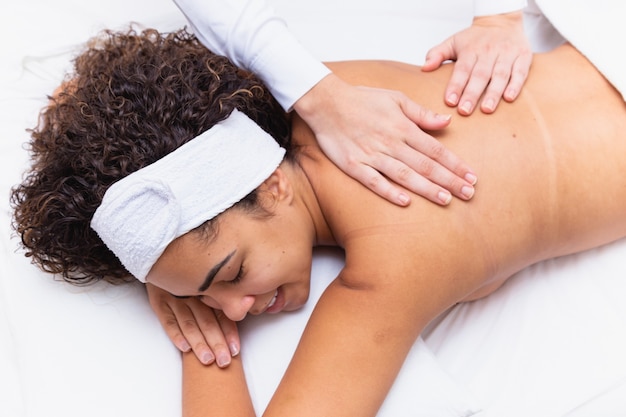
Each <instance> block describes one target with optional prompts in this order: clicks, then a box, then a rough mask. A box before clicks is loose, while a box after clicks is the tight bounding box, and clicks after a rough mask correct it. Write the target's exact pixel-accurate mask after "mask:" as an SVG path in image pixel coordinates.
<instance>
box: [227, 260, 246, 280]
mask: <svg viewBox="0 0 626 417" xmlns="http://www.w3.org/2000/svg"><path fill="white" fill-rule="evenodd" d="M243 274H244V270H243V263H242V264H241V266H240V267H239V271H238V272H237V275H236V276H235V278H233V279H231V280H230V281H227V282H228V283H229V284H233V285H236V284H239V283H240V282H241V279H242V278H243Z"/></svg>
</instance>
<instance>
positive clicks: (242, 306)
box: [221, 295, 254, 321]
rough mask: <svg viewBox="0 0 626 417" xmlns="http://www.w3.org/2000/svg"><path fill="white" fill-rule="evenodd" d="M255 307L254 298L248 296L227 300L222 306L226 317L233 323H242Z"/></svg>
mask: <svg viewBox="0 0 626 417" xmlns="http://www.w3.org/2000/svg"><path fill="white" fill-rule="evenodd" d="M253 305H254V297H253V296H251V295H246V296H243V297H233V298H231V299H228V300H226V301H225V302H224V303H222V304H221V308H222V311H223V312H224V314H226V317H228V318H229V319H231V320H232V321H241V320H243V319H244V318H245V317H246V315H247V314H248V311H250V309H251V308H252V306H253Z"/></svg>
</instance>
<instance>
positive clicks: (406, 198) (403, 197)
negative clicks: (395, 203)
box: [398, 193, 411, 206]
mask: <svg viewBox="0 0 626 417" xmlns="http://www.w3.org/2000/svg"><path fill="white" fill-rule="evenodd" d="M398 200H399V201H400V203H401V204H402V205H403V206H406V205H407V204H409V203H410V202H411V199H410V198H409V196H408V195H406V194H404V193H402V194H400V195H399V196H398Z"/></svg>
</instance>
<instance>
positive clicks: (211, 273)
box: [198, 250, 237, 292]
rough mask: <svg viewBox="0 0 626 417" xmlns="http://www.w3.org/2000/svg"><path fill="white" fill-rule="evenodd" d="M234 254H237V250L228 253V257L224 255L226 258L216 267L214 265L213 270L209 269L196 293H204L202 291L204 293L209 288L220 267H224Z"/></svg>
mask: <svg viewBox="0 0 626 417" xmlns="http://www.w3.org/2000/svg"><path fill="white" fill-rule="evenodd" d="M235 252H237V250H234V251H232V252H231V253H229V254H228V255H226V257H225V258H224V259H222V260H221V261H220V262H219V263H218V264H217V265H215V266H214V267H213V268H211V270H210V271H209V273H208V274H207V275H206V278H205V279H204V282H203V283H202V285H200V286H199V287H198V292H204V291H206V289H207V288H209V286H210V285H211V283H212V282H213V279H214V278H215V276H216V275H217V273H218V272H220V269H222V267H223V266H224V265H226V263H227V262H228V261H229V260H230V258H232V257H233V255H234V254H235Z"/></svg>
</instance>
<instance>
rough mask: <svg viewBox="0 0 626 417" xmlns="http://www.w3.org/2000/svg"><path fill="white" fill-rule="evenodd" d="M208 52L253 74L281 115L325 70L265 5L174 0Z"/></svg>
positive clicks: (261, 0)
mask: <svg viewBox="0 0 626 417" xmlns="http://www.w3.org/2000/svg"><path fill="white" fill-rule="evenodd" d="M174 2H175V3H176V5H177V6H178V8H179V9H180V10H181V11H182V12H183V14H184V15H185V16H186V18H187V20H188V22H189V24H190V26H191V28H192V29H193V31H194V33H195V34H196V36H197V37H198V39H199V40H200V42H202V43H203V44H204V45H205V46H206V47H207V48H209V49H211V50H212V51H213V52H215V53H218V54H221V55H225V56H227V57H228V58H229V59H230V60H231V61H232V62H233V63H235V65H237V66H239V67H241V68H245V69H247V70H249V71H251V72H253V73H255V74H256V75H257V76H258V77H259V78H261V79H262V80H263V82H264V83H265V84H266V85H267V87H268V88H269V89H270V91H271V92H272V94H273V95H274V97H276V99H277V100H278V102H279V103H280V104H281V106H283V108H284V109H285V110H290V109H291V108H292V106H293V104H294V103H295V102H296V101H297V100H298V99H299V98H300V97H302V96H303V95H304V94H305V93H306V92H307V91H309V90H310V89H311V88H312V87H313V86H314V85H315V84H317V83H318V82H319V81H320V80H321V79H322V78H324V77H325V76H326V75H328V74H329V73H330V70H329V69H328V68H327V67H326V66H325V65H324V64H322V63H321V62H320V61H319V60H318V59H316V58H314V57H313V56H312V55H311V53H309V51H308V50H306V48H304V46H302V45H301V44H300V43H299V42H298V40H297V39H296V38H295V37H294V36H293V34H292V33H291V32H290V31H289V29H288V28H287V25H286V23H285V21H284V20H282V19H280V18H279V17H278V16H276V15H275V14H274V11H273V9H272V8H271V7H270V6H269V4H267V2H266V1H265V0H221V1H220V0H174Z"/></svg>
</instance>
